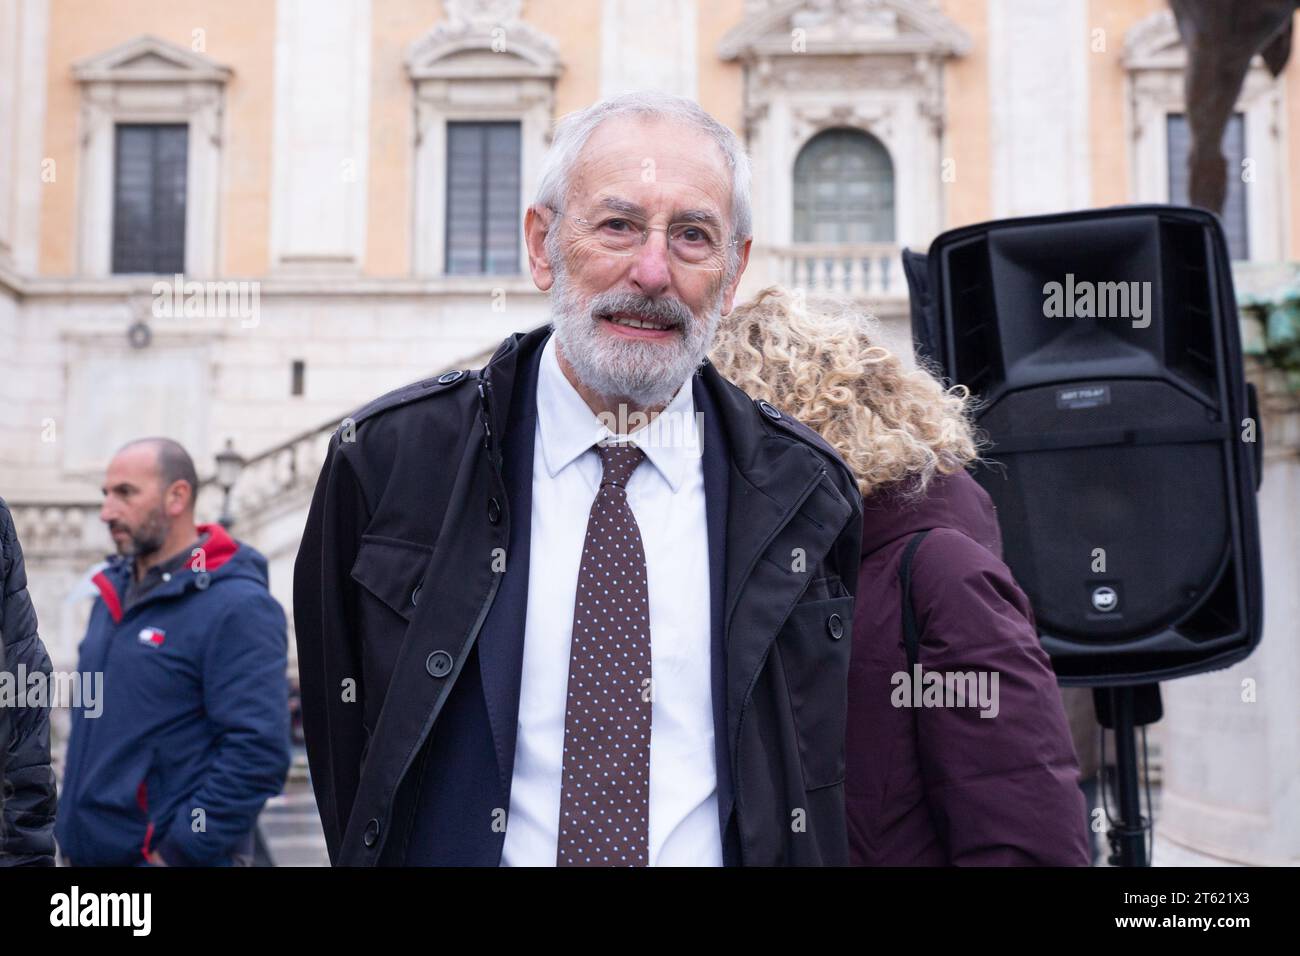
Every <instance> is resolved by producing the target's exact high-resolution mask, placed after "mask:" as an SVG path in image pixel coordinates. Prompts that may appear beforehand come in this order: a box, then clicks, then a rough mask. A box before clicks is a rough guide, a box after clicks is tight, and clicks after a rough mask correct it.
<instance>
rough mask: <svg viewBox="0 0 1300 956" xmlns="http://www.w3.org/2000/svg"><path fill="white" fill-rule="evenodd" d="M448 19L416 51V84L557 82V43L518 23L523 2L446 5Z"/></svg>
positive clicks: (471, 0) (411, 56)
mask: <svg viewBox="0 0 1300 956" xmlns="http://www.w3.org/2000/svg"><path fill="white" fill-rule="evenodd" d="M444 6H445V8H446V11H447V17H448V19H447V20H445V21H444V22H442V23H439V24H438V25H437V26H435V27H434V28H433V29H432V30H430V31H429V32H428V33H426V34H425V35H424V36H423V37H421V38H420V39H419V40H417V41H415V43H413V44H412V45H411V48H410V50H409V51H408V54H407V58H406V68H407V71H408V72H409V73H410V75H411V79H413V80H417V81H419V80H446V79H497V80H500V79H522V78H528V77H544V78H551V79H553V78H555V77H556V76H558V75H559V74H560V72H561V71H562V70H563V66H562V64H561V63H560V57H559V48H558V46H557V44H556V42H555V40H554V39H553V38H551V37H550V36H547V35H546V34H545V33H542V32H541V31H540V30H538V29H537V28H535V27H534V26H532V25H531V24H528V23H525V22H524V21H523V20H521V19H519V17H520V13H521V11H522V7H523V3H522V0H445V3H444Z"/></svg>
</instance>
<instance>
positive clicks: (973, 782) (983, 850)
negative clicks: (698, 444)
mask: <svg viewBox="0 0 1300 956" xmlns="http://www.w3.org/2000/svg"><path fill="white" fill-rule="evenodd" d="M874 335H875V332H874V329H873V327H872V323H871V321H870V320H869V319H867V318H866V317H864V316H862V315H860V314H858V313H856V312H855V311H854V310H853V308H852V307H851V306H850V305H849V304H847V303H845V302H841V301H839V300H835V299H828V298H820V299H816V300H809V303H808V305H807V306H805V305H804V302H803V300H802V299H801V298H797V297H795V296H792V295H790V294H789V293H787V292H785V291H783V290H781V289H780V288H776V287H770V288H768V289H764V290H763V291H762V292H760V293H759V294H758V295H757V296H756V297H755V298H754V300H752V301H751V302H749V303H746V304H744V305H741V306H739V307H737V308H736V309H735V310H734V311H733V312H732V313H731V314H730V315H729V316H728V317H727V319H726V320H724V322H723V325H722V328H721V329H720V331H719V336H718V340H717V345H716V346H715V348H714V352H713V356H712V357H713V361H714V363H715V364H716V365H717V366H718V368H719V370H720V371H721V372H722V373H723V374H724V375H725V376H726V377H727V378H729V379H731V380H732V381H733V382H735V383H736V384H737V385H739V386H740V387H741V388H743V389H745V390H746V391H747V392H748V393H749V394H750V395H751V396H753V397H754V398H756V399H758V398H761V399H765V400H767V401H769V402H771V403H772V404H773V405H776V406H777V407H779V408H782V409H785V410H786V411H788V412H790V413H792V414H793V415H795V417H797V418H799V419H800V420H802V421H803V422H804V423H805V424H807V425H809V426H810V427H812V428H813V429H815V430H816V431H817V432H819V433H820V434H821V435H822V437H823V438H825V439H826V440H827V442H829V443H830V444H831V445H832V446H833V447H834V448H835V449H836V450H837V451H838V452H839V453H840V455H841V457H842V458H843V459H844V460H845V461H846V462H847V463H848V465H849V466H850V467H851V468H852V469H853V470H854V473H855V474H856V475H857V476H858V482H859V487H860V488H861V491H862V495H863V534H862V563H861V565H860V570H859V574H858V587H857V593H856V600H855V602H854V606H855V611H854V620H853V658H852V663H851V666H850V675H849V689H848V705H849V711H848V714H849V718H848V728H847V746H846V764H847V765H846V774H845V799H846V803H847V812H848V828H849V849H850V858H851V860H852V862H853V863H855V864H858V865H869V866H936V865H945V864H954V865H985V866H988V865H1071V866H1073V865H1078V866H1087V865H1088V863H1089V849H1088V835H1087V830H1086V820H1085V811H1084V800H1083V794H1082V792H1081V790H1080V789H1079V786H1078V772H1079V770H1078V763H1077V760H1076V757H1075V752H1074V745H1073V744H1072V742H1071V739H1070V732H1069V727H1068V724H1067V722H1066V719H1065V713H1064V709H1063V708H1062V704H1061V695H1060V692H1059V690H1058V688H1057V684H1056V676H1055V674H1054V673H1053V671H1052V665H1051V662H1050V661H1049V659H1048V657H1047V655H1046V653H1044V651H1043V649H1042V647H1041V645H1040V644H1039V642H1038V635H1037V632H1036V629H1035V626H1034V615H1033V610H1032V608H1031V607H1030V605H1029V601H1028V600H1027V599H1026V597H1025V595H1024V593H1023V592H1022V591H1021V590H1020V588H1019V587H1018V586H1017V585H1016V582H1015V580H1014V579H1013V578H1012V576H1011V572H1010V570H1008V568H1007V566H1006V565H1005V564H1003V563H1002V559H1001V554H1002V541H1001V536H1000V533H999V530H998V523H997V516H996V512H995V510H994V507H993V503H992V501H991V500H990V498H989V496H988V494H987V493H986V492H985V491H984V490H983V489H982V488H981V487H980V486H979V485H978V484H977V483H976V482H975V480H974V479H973V478H971V477H970V475H969V474H967V472H966V470H965V467H966V466H967V465H968V464H970V463H973V462H977V461H978V460H979V456H978V447H977V442H976V439H975V437H974V431H973V429H972V427H971V424H970V419H969V417H968V404H969V399H968V393H967V392H966V390H965V389H964V388H963V387H960V386H958V387H955V388H953V389H951V390H948V391H945V390H944V388H943V386H942V385H941V384H940V383H939V382H938V381H937V380H936V379H935V378H934V377H932V376H931V375H930V374H929V373H928V372H926V371H924V370H914V369H908V368H905V367H904V366H903V364H902V363H901V362H900V361H899V360H898V359H897V358H896V357H895V356H893V355H892V354H890V353H889V352H888V351H887V350H886V349H884V348H881V347H880V346H877V345H875V344H873V341H872V338H873V336H874ZM923 531H924V532H928V533H926V534H925V536H924V538H922V539H921V540H920V541H919V543H917V544H916V546H915V548H914V553H913V554H912V556H911V562H910V568H911V585H910V589H911V607H912V609H913V613H914V620H915V625H916V633H917V634H918V636H919V642H918V645H917V656H916V660H917V664H916V666H913V667H909V661H908V650H907V646H906V641H905V639H904V602H903V598H902V586H901V583H900V577H899V569H900V563H901V562H902V560H903V557H904V552H905V550H906V549H907V548H908V545H909V543H911V542H913V541H914V540H915V539H916V538H917V536H918V534H919V533H920V532H923ZM940 680H942V683H937V682H938V681H940Z"/></svg>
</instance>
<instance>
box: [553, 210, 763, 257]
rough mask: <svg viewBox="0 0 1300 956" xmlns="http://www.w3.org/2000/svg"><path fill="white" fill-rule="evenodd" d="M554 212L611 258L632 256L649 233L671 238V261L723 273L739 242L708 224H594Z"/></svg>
mask: <svg viewBox="0 0 1300 956" xmlns="http://www.w3.org/2000/svg"><path fill="white" fill-rule="evenodd" d="M548 208H551V207H548ZM551 211H552V212H554V213H555V215H556V216H561V217H563V218H565V219H568V220H569V221H570V222H572V223H573V225H574V228H575V229H576V230H577V231H578V233H579V235H580V236H581V237H582V238H583V239H584V240H589V241H591V242H592V243H594V244H595V246H596V248H597V249H599V250H600V251H601V252H603V253H605V254H607V255H611V256H631V255H633V254H635V253H636V251H637V250H638V249H639V248H641V247H642V246H644V245H645V244H646V241H647V240H648V239H649V238H650V233H652V232H663V233H665V234H666V235H667V237H668V255H669V257H670V258H671V259H672V261H673V262H674V263H676V264H678V265H681V266H682V267H684V268H687V269H698V270H701V271H706V272H717V271H720V270H721V269H722V268H723V267H724V266H726V264H727V252H728V251H729V250H730V249H731V247H732V246H734V245H736V244H737V243H738V242H740V240H739V239H732V240H730V241H726V240H723V239H722V238H721V236H720V235H719V233H718V230H717V228H716V227H714V226H711V225H709V224H707V223H698V222H675V223H669V224H668V225H667V226H648V225H646V224H645V223H644V222H643V221H641V220H639V219H636V218H634V217H632V216H627V215H618V216H613V215H612V216H609V217H607V218H605V219H598V220H592V219H583V218H581V217H580V216H570V215H568V214H567V213H562V212H560V211H559V210H557V209H554V208H551Z"/></svg>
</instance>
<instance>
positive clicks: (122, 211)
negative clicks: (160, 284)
mask: <svg viewBox="0 0 1300 956" xmlns="http://www.w3.org/2000/svg"><path fill="white" fill-rule="evenodd" d="M116 134H117V140H116V144H115V148H114V156H113V159H114V162H113V272H115V273H132V272H150V273H158V274H162V275H172V274H175V273H178V272H184V271H185V188H186V175H185V163H186V158H187V155H188V147H189V127H188V126H186V125H184V124H134V123H132V124H126V123H122V124H118V126H117V129H116Z"/></svg>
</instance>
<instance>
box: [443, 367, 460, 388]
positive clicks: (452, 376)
mask: <svg viewBox="0 0 1300 956" xmlns="http://www.w3.org/2000/svg"><path fill="white" fill-rule="evenodd" d="M464 374H465V373H464V372H462V371H461V370H460V369H456V370H455V371H452V372H443V373H442V374H441V375H439V376H438V381H439V382H440V383H441V384H443V385H450V384H451V383H452V382H454V381H456V380H457V379H459V378H460V377H461V376H462V375H464Z"/></svg>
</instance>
